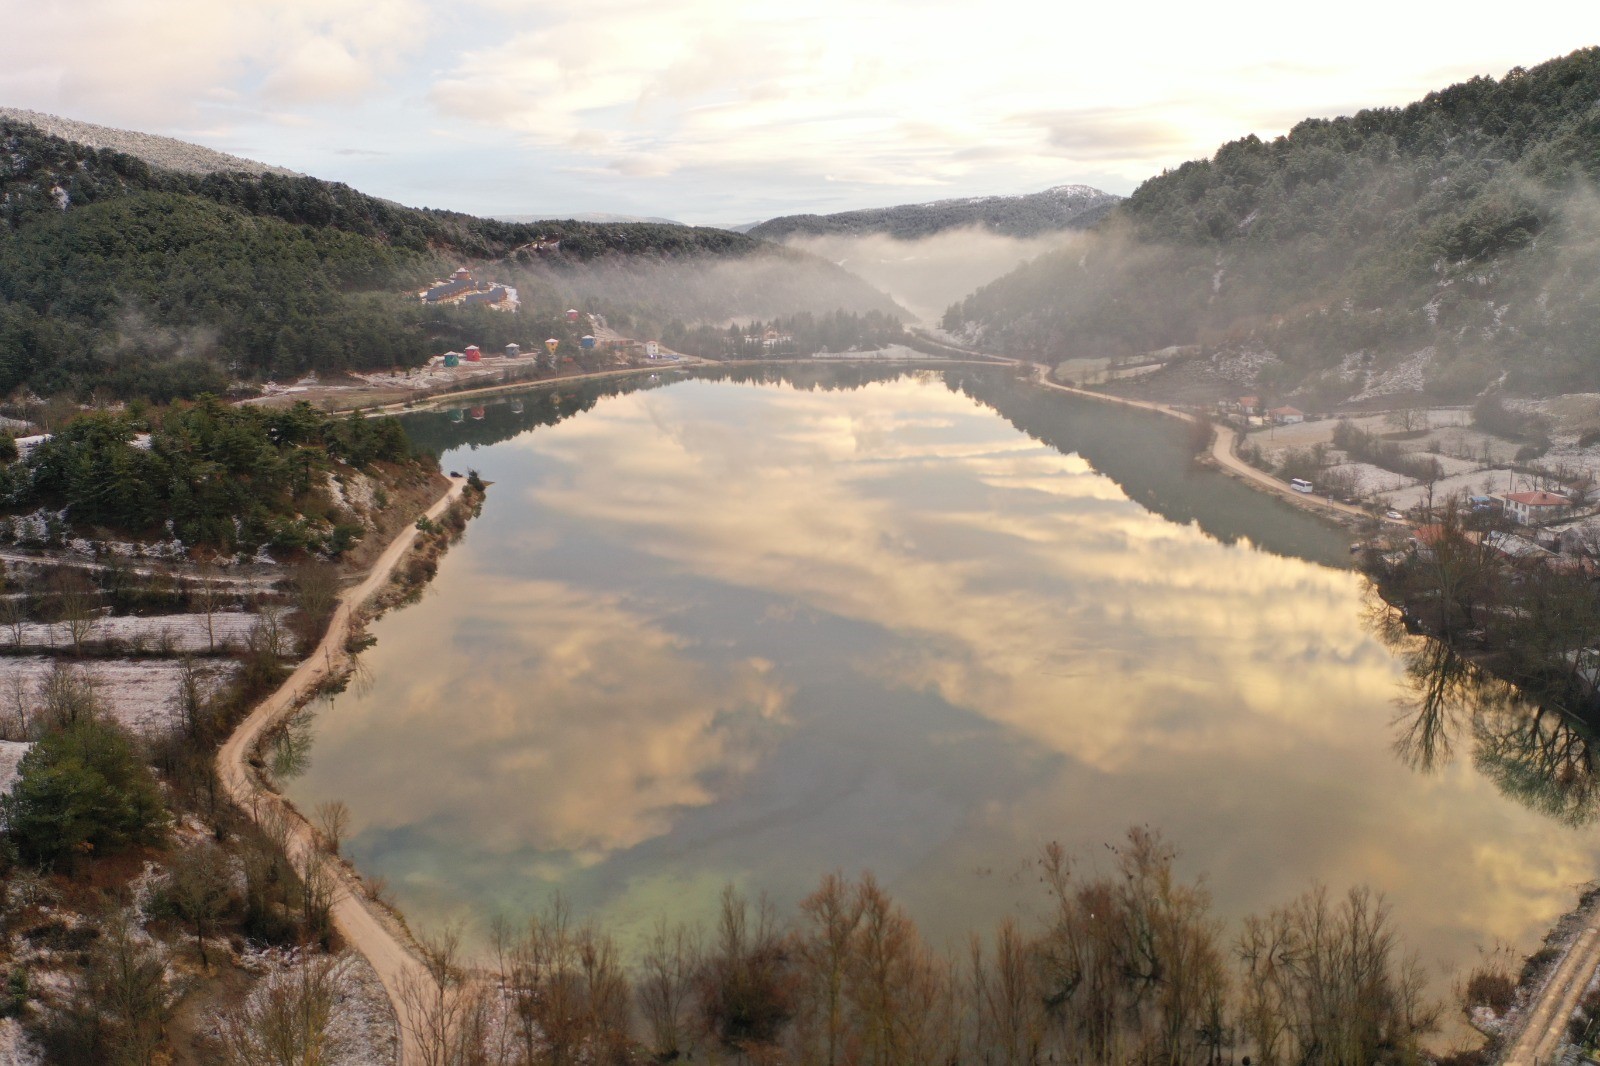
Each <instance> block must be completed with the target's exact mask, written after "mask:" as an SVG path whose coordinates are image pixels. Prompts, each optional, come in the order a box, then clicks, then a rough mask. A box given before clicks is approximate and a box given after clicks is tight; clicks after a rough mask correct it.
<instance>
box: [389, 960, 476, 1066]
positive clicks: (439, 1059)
mask: <svg viewBox="0 0 1600 1066" xmlns="http://www.w3.org/2000/svg"><path fill="white" fill-rule="evenodd" d="M418 946H419V948H420V949H421V953H422V962H423V966H422V969H421V970H420V971H416V972H412V973H410V974H408V975H407V976H406V977H405V979H404V980H403V981H402V983H401V988H400V1012H399V1013H400V1027H401V1029H402V1030H403V1031H404V1032H405V1033H407V1034H409V1036H410V1038H411V1046H412V1047H414V1048H416V1050H417V1055H418V1058H419V1061H420V1062H421V1063H422V1064H423V1066H462V1064H465V1063H470V1062H474V1061H477V1059H478V1058H479V1053H480V1050H481V1046H482V1040H483V1021H484V1013H485V1003H484V997H483V990H482V988H481V987H480V986H478V985H475V984H473V983H471V982H470V981H468V980H467V979H466V977H465V975H464V974H463V973H462V971H461V966H460V950H461V934H460V932H459V931H458V930H456V929H446V930H445V931H444V932H443V933H441V934H439V935H438V936H436V937H428V938H423V940H422V942H421V943H420V944H419V945H418Z"/></svg>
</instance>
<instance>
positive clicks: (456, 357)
mask: <svg viewBox="0 0 1600 1066" xmlns="http://www.w3.org/2000/svg"><path fill="white" fill-rule="evenodd" d="M444 365H445V366H446V367H453V366H460V365H461V353H460V352H445V353H444Z"/></svg>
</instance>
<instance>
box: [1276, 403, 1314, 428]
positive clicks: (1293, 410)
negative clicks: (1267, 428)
mask: <svg viewBox="0 0 1600 1066" xmlns="http://www.w3.org/2000/svg"><path fill="white" fill-rule="evenodd" d="M1267 414H1269V415H1271V416H1272V420H1273V421H1274V422H1276V423H1278V425H1280V426H1292V425H1294V424H1295V423H1296V422H1304V421H1305V420H1306V413H1305V412H1304V411H1302V410H1300V409H1299V408H1298V407H1274V408H1273V409H1272V410H1270V411H1268V412H1267Z"/></svg>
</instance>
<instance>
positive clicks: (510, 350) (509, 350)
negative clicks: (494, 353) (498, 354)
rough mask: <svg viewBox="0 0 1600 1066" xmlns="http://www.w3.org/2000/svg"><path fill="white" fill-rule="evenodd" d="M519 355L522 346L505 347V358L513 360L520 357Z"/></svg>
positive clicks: (510, 345) (509, 345)
mask: <svg viewBox="0 0 1600 1066" xmlns="http://www.w3.org/2000/svg"><path fill="white" fill-rule="evenodd" d="M521 354H522V345H520V344H508V345H506V358H507V359H515V358H517V357H518V356H520V355H521Z"/></svg>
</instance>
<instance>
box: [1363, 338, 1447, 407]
mask: <svg viewBox="0 0 1600 1066" xmlns="http://www.w3.org/2000/svg"><path fill="white" fill-rule="evenodd" d="M1436 354H1437V353H1436V351H1435V350H1434V348H1433V346H1432V345H1429V346H1428V347H1426V348H1423V349H1421V350H1420V351H1415V352H1412V353H1411V354H1410V355H1408V356H1406V357H1405V358H1404V359H1402V360H1400V362H1399V364H1398V365H1396V366H1395V367H1394V368H1393V369H1391V370H1387V371H1385V372H1383V373H1381V374H1374V375H1372V377H1370V378H1369V379H1368V381H1367V387H1366V388H1364V389H1362V390H1361V391H1360V392H1358V393H1356V394H1355V395H1354V396H1352V397H1350V399H1351V401H1352V402H1355V403H1359V402H1360V401H1362V400H1372V399H1376V398H1377V397H1379V396H1393V395H1395V394H1397V393H1402V392H1421V391H1422V388H1423V385H1424V384H1425V383H1426V381H1427V376H1428V368H1429V367H1431V366H1432V365H1433V360H1434V356H1435V355H1436Z"/></svg>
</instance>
